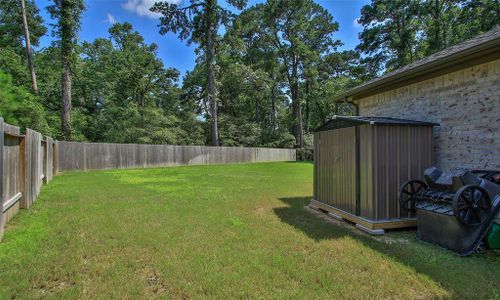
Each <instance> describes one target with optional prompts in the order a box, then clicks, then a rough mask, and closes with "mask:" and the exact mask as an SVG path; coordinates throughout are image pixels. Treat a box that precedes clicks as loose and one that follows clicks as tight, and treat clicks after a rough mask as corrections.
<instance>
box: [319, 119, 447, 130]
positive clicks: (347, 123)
mask: <svg viewBox="0 0 500 300" xmlns="http://www.w3.org/2000/svg"><path fill="white" fill-rule="evenodd" d="M361 124H371V125H392V126H439V124H437V123H431V122H422V121H415V120H406V119H397V118H387V117H374V116H337V115H335V116H333V118H332V119H331V120H330V121H328V122H326V123H325V124H323V125H321V126H320V127H318V128H317V129H316V130H315V132H318V131H326V130H333V129H339V128H346V127H353V126H356V125H361Z"/></svg>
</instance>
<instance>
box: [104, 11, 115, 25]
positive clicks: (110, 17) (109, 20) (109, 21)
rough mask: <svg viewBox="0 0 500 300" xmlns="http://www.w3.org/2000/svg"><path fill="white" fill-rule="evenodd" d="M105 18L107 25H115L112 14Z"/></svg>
mask: <svg viewBox="0 0 500 300" xmlns="http://www.w3.org/2000/svg"><path fill="white" fill-rule="evenodd" d="M106 16H107V21H108V23H109V24H111V25H113V24H115V23H116V19H115V17H114V16H113V15H112V14H110V13H108V14H107V15H106Z"/></svg>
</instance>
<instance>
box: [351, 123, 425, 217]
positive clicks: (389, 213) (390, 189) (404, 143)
mask: <svg viewBox="0 0 500 300" xmlns="http://www.w3.org/2000/svg"><path fill="white" fill-rule="evenodd" d="M360 140H361V144H360V166H361V168H360V169H361V172H360V173H361V174H360V188H361V189H360V192H361V193H360V213H361V214H360V215H361V216H362V217H365V218H368V219H373V220H386V219H397V218H403V217H408V216H409V215H408V214H407V213H406V212H404V211H403V210H402V209H401V208H400V207H399V201H398V194H399V188H400V186H401V184H403V183H404V182H405V181H407V180H410V179H422V177H423V176H422V175H423V172H424V170H425V169H426V168H428V167H430V166H432V128H431V127H423V126H387V125H376V126H371V125H363V126H360Z"/></svg>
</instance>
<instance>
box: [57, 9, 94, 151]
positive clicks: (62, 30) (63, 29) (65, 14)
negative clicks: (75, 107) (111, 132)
mask: <svg viewBox="0 0 500 300" xmlns="http://www.w3.org/2000/svg"><path fill="white" fill-rule="evenodd" d="M84 9H85V4H84V1H83V0H54V4H53V5H51V6H49V7H48V10H49V12H50V14H51V17H52V18H53V19H56V20H57V24H55V26H54V27H55V32H54V33H55V35H56V36H57V37H58V38H59V41H58V43H59V46H60V48H61V68H62V72H61V91H62V93H61V94H62V95H61V132H62V135H63V137H64V139H66V140H68V141H69V140H71V131H72V130H71V105H72V103H71V95H72V94H71V84H72V76H73V73H72V66H73V60H74V56H75V55H74V48H75V44H76V39H77V32H78V30H79V28H80V21H81V20H80V19H81V15H82V12H83V10H84Z"/></svg>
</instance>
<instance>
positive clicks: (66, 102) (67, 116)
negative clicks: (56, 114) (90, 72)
mask: <svg viewBox="0 0 500 300" xmlns="http://www.w3.org/2000/svg"><path fill="white" fill-rule="evenodd" d="M71 79H72V74H71V68H70V66H69V65H64V66H63V73H62V79H61V83H62V100H61V131H62V134H63V136H64V139H65V140H66V141H71V132H72V129H71Z"/></svg>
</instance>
